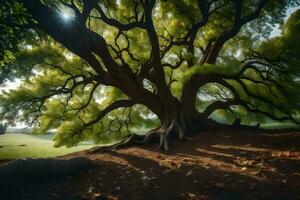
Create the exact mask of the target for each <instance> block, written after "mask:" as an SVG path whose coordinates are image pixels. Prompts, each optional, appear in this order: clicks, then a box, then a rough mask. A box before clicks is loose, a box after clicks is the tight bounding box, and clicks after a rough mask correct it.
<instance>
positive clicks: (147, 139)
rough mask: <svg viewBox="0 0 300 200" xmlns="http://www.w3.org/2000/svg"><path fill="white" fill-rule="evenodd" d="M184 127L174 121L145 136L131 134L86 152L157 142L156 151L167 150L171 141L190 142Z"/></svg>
mask: <svg viewBox="0 0 300 200" xmlns="http://www.w3.org/2000/svg"><path fill="white" fill-rule="evenodd" d="M185 130H186V128H185V126H182V125H180V124H179V123H178V122H176V121H172V122H171V123H164V124H163V125H162V126H161V127H159V128H156V129H154V130H151V131H149V132H148V133H147V134H145V135H139V134H132V135H130V136H129V137H128V138H126V139H124V140H122V141H120V142H118V143H115V144H113V145H109V146H96V147H93V148H91V149H89V150H88V152H89V153H98V152H104V151H110V150H112V149H120V148H123V147H129V146H133V145H144V144H149V143H153V142H157V141H159V147H158V149H164V150H166V151H168V150H169V142H170V140H171V139H172V140H173V139H179V140H189V141H190V140H192V139H191V138H189V137H188V136H186V135H185Z"/></svg>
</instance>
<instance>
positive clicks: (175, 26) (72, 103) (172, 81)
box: [0, 0, 300, 149]
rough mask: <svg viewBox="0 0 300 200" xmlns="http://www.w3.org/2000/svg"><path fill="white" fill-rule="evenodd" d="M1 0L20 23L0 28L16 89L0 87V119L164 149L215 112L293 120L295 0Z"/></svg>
mask: <svg viewBox="0 0 300 200" xmlns="http://www.w3.org/2000/svg"><path fill="white" fill-rule="evenodd" d="M8 2H10V3H8V5H9V6H8V7H9V9H4V8H3V9H2V11H3V13H10V15H12V16H8V18H11V17H15V18H17V19H19V15H20V13H22V16H23V17H24V18H25V19H27V18H28V19H27V20H23V21H21V22H20V21H18V20H11V21H13V22H15V23H16V24H18V26H17V25H12V24H11V23H7V22H4V23H3V24H6V27H9V28H10V29H14V28H15V27H18V29H16V30H17V31H16V32H15V33H16V35H15V37H14V38H16V39H17V40H16V41H13V40H12V41H11V40H7V41H8V42H10V43H13V44H15V43H17V44H16V45H12V44H10V45H9V46H10V47H11V48H10V49H9V48H7V47H2V49H5V50H7V51H6V54H7V55H10V54H9V53H7V52H15V53H14V55H10V57H9V56H6V61H2V69H1V70H2V76H5V77H6V78H7V77H10V78H12V77H13V78H14V77H18V78H20V79H21V80H22V84H21V86H20V87H19V88H18V89H16V90H13V91H10V92H4V93H3V95H2V97H1V98H2V99H1V103H2V117H3V118H5V119H6V120H9V121H15V120H16V119H20V120H28V121H31V122H34V123H35V125H36V126H37V125H38V126H39V130H38V131H39V132H45V131H46V130H49V129H53V128H55V129H57V133H56V138H55V140H56V144H57V145H58V146H59V145H70V146H71V145H76V144H77V143H78V142H79V141H81V140H84V139H89V138H93V139H94V140H96V141H99V140H100V139H101V138H102V139H103V137H100V136H101V135H102V136H103V135H105V134H106V135H107V134H108V135H109V134H120V138H123V140H122V142H121V144H125V143H127V142H136V143H144V142H148V141H155V140H158V141H160V147H164V148H165V149H167V148H168V140H169V139H180V140H182V139H186V138H187V137H188V136H190V135H191V134H192V133H193V132H195V131H199V130H201V129H206V128H209V127H210V120H209V119H210V118H212V117H213V116H217V115H219V116H220V115H223V116H225V118H227V119H231V121H230V120H229V123H233V121H235V124H236V123H237V122H238V123H239V122H241V121H242V122H243V123H244V124H247V120H248V122H249V121H251V122H252V123H253V122H260V121H261V120H276V121H289V122H292V123H298V122H297V119H296V116H297V112H298V108H299V99H300V98H299V94H298V92H297V90H298V89H299V72H300V49H299V48H300V45H299V41H300V38H299V37H300V36H299V35H300V34H299V33H300V24H299V21H300V11H296V12H295V13H294V14H293V15H292V16H291V18H290V19H289V20H288V21H287V23H285V24H283V22H284V19H285V17H286V13H287V10H288V9H291V8H292V7H295V6H297V5H299V4H300V3H299V1H298V0H247V1H246V0H165V1H163V0H156V1H155V0H116V1H113V0H103V1H97V0H54V1H48V0H44V1H39V0H36V1H32V0H16V1H8ZM12 5H13V6H12ZM16 5H17V6H16ZM20 6H21V7H22V6H23V7H22V9H21V8H20ZM23 8H25V9H26V10H24V9H23ZM12 13H14V14H12ZM29 19H30V20H29ZM7 24H8V25H7ZM278 25H281V27H280V28H281V29H282V31H283V33H282V35H281V36H278V37H274V38H271V37H270V33H271V31H272V30H273V28H274V27H275V26H278ZM20 30H23V31H24V32H22V31H20ZM29 30H31V31H29ZM26 31H27V32H26ZM13 33H14V32H13V31H11V34H13ZM20 33H31V38H30V37H28V36H27V38H26V40H21V38H22V37H20V35H21V34H20ZM47 35H48V36H47ZM3 38H5V37H3ZM28 41H29V42H28ZM3 44H5V43H3ZM4 46H5V45H4ZM12 47H17V48H18V50H16V49H14V48H12ZM11 49H13V50H11ZM3 55H4V54H3ZM8 58H10V59H8ZM0 64H1V63H0ZM3 80H6V79H5V78H4V79H3ZM36 122H38V124H37V123H36ZM133 124H134V125H133ZM248 124H249V123H248ZM153 126H157V127H156V128H154V129H152V130H150V131H149V132H148V133H146V134H134V133H131V132H133V131H134V130H138V129H145V128H149V127H153ZM124 135H125V136H126V137H123V136H124Z"/></svg>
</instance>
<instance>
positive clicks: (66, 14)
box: [61, 12, 71, 21]
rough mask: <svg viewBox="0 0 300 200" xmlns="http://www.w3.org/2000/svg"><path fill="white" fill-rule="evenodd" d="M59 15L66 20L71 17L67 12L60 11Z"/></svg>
mask: <svg viewBox="0 0 300 200" xmlns="http://www.w3.org/2000/svg"><path fill="white" fill-rule="evenodd" d="M61 17H62V18H63V19H64V20H66V21H68V20H70V19H71V15H69V14H68V13H66V12H63V13H61Z"/></svg>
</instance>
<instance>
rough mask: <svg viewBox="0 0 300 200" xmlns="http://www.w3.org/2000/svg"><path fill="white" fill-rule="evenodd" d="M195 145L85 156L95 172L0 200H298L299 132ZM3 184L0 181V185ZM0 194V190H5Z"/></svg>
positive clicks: (224, 132)
mask: <svg viewBox="0 0 300 200" xmlns="http://www.w3.org/2000/svg"><path fill="white" fill-rule="evenodd" d="M194 139H195V141H194V142H191V141H187V142H181V143H180V142H173V143H172V146H171V150H170V151H169V152H161V151H157V149H156V148H157V145H153V146H148V147H131V148H127V149H122V150H118V151H111V152H106V153H99V154H87V152H85V151H82V152H79V153H73V154H69V155H67V156H64V157H62V159H66V158H70V157H75V156H84V157H88V158H90V159H91V160H92V161H93V162H94V167H93V168H91V169H89V170H86V171H83V172H81V173H79V174H77V175H74V176H71V177H65V178H62V179H52V180H51V179H49V180H47V181H44V182H38V183H29V182H30V181H28V184H26V185H25V186H24V185H22V186H17V185H16V186H15V187H14V188H10V189H9V190H7V189H6V191H2V192H1V194H2V197H4V196H5V195H6V197H5V198H1V199H3V200H9V199H18V200H22V199H26V200H48V199H49V200H58V199H59V200H105V199H124V200H127V199H128V200H144V199H145V200H146V199H147V200H176V199H191V200H194V199H195V200H196V199H217V200H236V199H268V200H286V199H291V200H292V199H300V133H297V132H290V133H272V134H271V133H254V132H253V131H242V132H241V131H237V130H228V129H219V130H218V131H216V133H202V134H198V135H197V136H195V138H194ZM0 181H1V180H0ZM0 190H1V189H0Z"/></svg>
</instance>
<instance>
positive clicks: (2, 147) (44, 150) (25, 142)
mask: <svg viewBox="0 0 300 200" xmlns="http://www.w3.org/2000/svg"><path fill="white" fill-rule="evenodd" d="M53 144H54V142H53V141H52V137H51V136H49V135H45V136H33V135H28V134H19V133H10V134H5V135H0V160H4V159H9V160H10V159H17V158H45V157H54V156H60V155H64V154H68V153H72V152H75V151H80V150H84V149H89V148H91V147H92V146H93V145H92V144H87V143H84V144H80V145H78V146H77V147H72V148H67V147H59V148H55V147H54V146H53Z"/></svg>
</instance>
